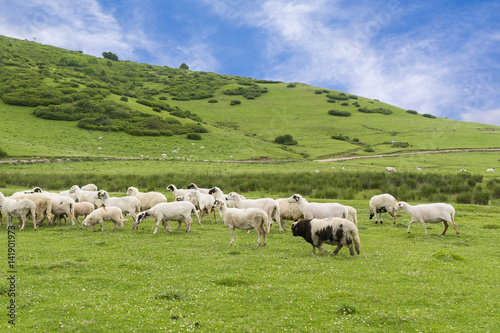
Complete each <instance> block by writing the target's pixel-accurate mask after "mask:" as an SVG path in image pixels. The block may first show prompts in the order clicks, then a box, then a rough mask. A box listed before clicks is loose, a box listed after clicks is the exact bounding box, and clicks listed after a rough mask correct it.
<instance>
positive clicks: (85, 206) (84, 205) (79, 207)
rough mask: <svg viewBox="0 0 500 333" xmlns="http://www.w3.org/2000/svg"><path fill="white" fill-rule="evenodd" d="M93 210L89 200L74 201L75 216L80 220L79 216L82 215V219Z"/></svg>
mask: <svg viewBox="0 0 500 333" xmlns="http://www.w3.org/2000/svg"><path fill="white" fill-rule="evenodd" d="M93 211H94V205H93V204H91V203H90V202H77V203H75V218H76V220H77V221H78V223H81V222H80V219H79V216H81V215H83V219H85V218H86V217H87V215H89V214H90V213H92V212H93Z"/></svg>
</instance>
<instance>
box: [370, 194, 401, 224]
mask: <svg viewBox="0 0 500 333" xmlns="http://www.w3.org/2000/svg"><path fill="white" fill-rule="evenodd" d="M397 204H398V201H397V200H396V199H395V198H394V197H393V196H392V195H390V194H387V193H384V194H379V195H375V196H373V197H372V198H371V199H370V204H369V205H370V220H371V219H372V218H373V216H375V224H378V220H377V216H376V215H377V214H378V216H379V217H380V223H381V224H382V223H384V221H383V220H382V213H389V214H390V215H391V216H392V219H393V222H394V224H396V206H397Z"/></svg>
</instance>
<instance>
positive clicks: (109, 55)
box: [102, 52, 118, 61]
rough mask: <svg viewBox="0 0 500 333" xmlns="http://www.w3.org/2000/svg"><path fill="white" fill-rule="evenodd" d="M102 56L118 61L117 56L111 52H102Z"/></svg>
mask: <svg viewBox="0 0 500 333" xmlns="http://www.w3.org/2000/svg"><path fill="white" fill-rule="evenodd" d="M102 57H103V58H105V59H109V60H114V61H118V56H117V55H116V54H114V53H113V52H103V53H102Z"/></svg>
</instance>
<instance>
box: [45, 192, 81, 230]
mask: <svg viewBox="0 0 500 333" xmlns="http://www.w3.org/2000/svg"><path fill="white" fill-rule="evenodd" d="M50 198H51V199H52V214H54V218H55V219H56V221H57V225H59V220H60V218H61V216H64V223H66V216H69V219H70V221H71V225H75V204H76V202H75V200H73V199H71V198H70V197H65V196H62V195H59V194H52V195H50Z"/></svg>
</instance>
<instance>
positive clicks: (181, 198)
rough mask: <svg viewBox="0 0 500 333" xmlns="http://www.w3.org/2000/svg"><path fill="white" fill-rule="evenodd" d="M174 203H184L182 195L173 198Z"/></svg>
mask: <svg viewBox="0 0 500 333" xmlns="http://www.w3.org/2000/svg"><path fill="white" fill-rule="evenodd" d="M175 201H184V197H183V196H182V195H178V196H176V197H175Z"/></svg>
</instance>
